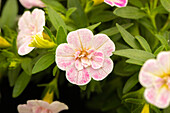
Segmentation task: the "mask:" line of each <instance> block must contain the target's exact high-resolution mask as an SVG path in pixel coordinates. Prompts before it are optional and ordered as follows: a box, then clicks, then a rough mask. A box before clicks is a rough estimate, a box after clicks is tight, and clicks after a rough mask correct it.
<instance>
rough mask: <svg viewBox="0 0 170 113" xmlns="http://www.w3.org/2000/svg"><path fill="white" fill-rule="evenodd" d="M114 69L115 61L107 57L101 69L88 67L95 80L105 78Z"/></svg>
mask: <svg viewBox="0 0 170 113" xmlns="http://www.w3.org/2000/svg"><path fill="white" fill-rule="evenodd" d="M112 70H113V61H112V60H111V59H110V58H105V59H104V63H103V66H102V67H101V68H100V69H93V68H88V72H89V73H90V75H91V77H92V78H93V79H94V80H103V79H104V78H105V77H107V76H108V75H109V74H110V73H111V72H112Z"/></svg>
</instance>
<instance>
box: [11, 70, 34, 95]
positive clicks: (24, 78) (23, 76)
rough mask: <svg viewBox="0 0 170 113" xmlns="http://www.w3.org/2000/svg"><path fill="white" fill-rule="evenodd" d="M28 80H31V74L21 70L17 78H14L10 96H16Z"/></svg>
mask: <svg viewBox="0 0 170 113" xmlns="http://www.w3.org/2000/svg"><path fill="white" fill-rule="evenodd" d="M30 80H31V76H29V75H28V74H26V73H25V72H22V73H21V74H20V76H19V77H18V79H17V80H16V83H15V86H14V89H13V93H12V97H13V98H16V97H18V96H19V95H20V94H21V93H22V92H23V91H24V89H25V88H26V86H27V85H28V83H29V81H30Z"/></svg>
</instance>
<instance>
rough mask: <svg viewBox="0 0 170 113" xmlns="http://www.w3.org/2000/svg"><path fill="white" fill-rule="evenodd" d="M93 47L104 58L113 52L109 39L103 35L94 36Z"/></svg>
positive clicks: (112, 45)
mask: <svg viewBox="0 0 170 113" xmlns="http://www.w3.org/2000/svg"><path fill="white" fill-rule="evenodd" d="M93 47H94V48H95V49H96V50H98V51H101V52H103V53H104V56H106V57H109V56H111V55H112V52H114V51H115V45H114V43H113V41H112V40H110V38H109V37H108V36H107V35H105V34H98V35H95V36H94V39H93Z"/></svg>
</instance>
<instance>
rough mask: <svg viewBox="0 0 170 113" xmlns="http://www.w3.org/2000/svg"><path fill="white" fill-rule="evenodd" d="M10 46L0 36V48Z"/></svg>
mask: <svg viewBox="0 0 170 113" xmlns="http://www.w3.org/2000/svg"><path fill="white" fill-rule="evenodd" d="M10 46H11V44H10V43H9V42H8V41H6V40H5V39H4V38H2V37H1V36H0V48H6V47H10Z"/></svg>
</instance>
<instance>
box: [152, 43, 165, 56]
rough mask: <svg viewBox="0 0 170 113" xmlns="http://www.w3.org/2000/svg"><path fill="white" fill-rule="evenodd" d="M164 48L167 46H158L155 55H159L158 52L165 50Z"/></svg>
mask: <svg viewBox="0 0 170 113" xmlns="http://www.w3.org/2000/svg"><path fill="white" fill-rule="evenodd" d="M164 48H165V46H163V45H162V46H160V47H158V48H157V49H156V50H155V52H154V55H155V56H157V55H158V53H160V52H161V51H163V50H164Z"/></svg>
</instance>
